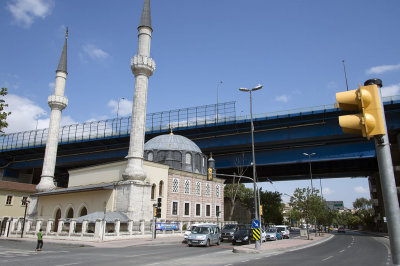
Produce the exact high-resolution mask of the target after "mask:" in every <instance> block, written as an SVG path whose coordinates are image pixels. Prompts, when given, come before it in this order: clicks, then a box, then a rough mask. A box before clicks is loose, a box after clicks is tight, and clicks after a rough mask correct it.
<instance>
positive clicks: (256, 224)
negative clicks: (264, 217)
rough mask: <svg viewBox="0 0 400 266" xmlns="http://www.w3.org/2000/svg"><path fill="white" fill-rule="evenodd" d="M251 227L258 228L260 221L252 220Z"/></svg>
mask: <svg viewBox="0 0 400 266" xmlns="http://www.w3.org/2000/svg"><path fill="white" fill-rule="evenodd" d="M251 225H252V226H253V228H260V221H259V220H256V219H254V220H253V222H252V223H251Z"/></svg>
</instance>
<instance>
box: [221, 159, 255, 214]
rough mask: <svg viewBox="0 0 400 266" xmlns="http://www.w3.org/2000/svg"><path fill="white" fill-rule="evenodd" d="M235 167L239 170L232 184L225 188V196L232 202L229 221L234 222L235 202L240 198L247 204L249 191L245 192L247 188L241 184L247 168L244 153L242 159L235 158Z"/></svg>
mask: <svg viewBox="0 0 400 266" xmlns="http://www.w3.org/2000/svg"><path fill="white" fill-rule="evenodd" d="M235 165H236V169H237V175H236V173H233V175H234V176H233V179H232V183H231V184H228V185H226V186H225V189H224V194H225V197H226V198H228V199H229V201H230V202H231V209H230V210H229V214H228V220H229V221H231V220H232V216H233V212H234V211H235V202H236V199H237V198H240V199H241V200H242V201H243V202H246V198H247V196H246V195H245V194H247V193H248V191H245V186H244V185H243V184H240V180H241V179H242V178H241V176H243V174H244V173H245V172H246V168H247V167H246V168H245V167H244V166H243V165H244V153H242V155H241V157H236V158H235ZM249 207H250V206H249Z"/></svg>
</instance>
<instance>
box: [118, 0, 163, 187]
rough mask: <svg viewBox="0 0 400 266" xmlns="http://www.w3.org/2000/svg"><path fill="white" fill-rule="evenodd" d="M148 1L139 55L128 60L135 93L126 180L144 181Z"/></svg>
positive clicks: (149, 69) (148, 71) (141, 25)
mask: <svg viewBox="0 0 400 266" xmlns="http://www.w3.org/2000/svg"><path fill="white" fill-rule="evenodd" d="M150 13H151V11H150V0H144V5H143V11H142V16H141V17H140V23H139V27H138V32H139V35H138V39H139V40H138V51H137V54H136V55H135V56H134V57H133V58H132V60H131V69H132V73H133V75H134V76H135V93H134V97H133V107H132V123H131V137H130V141H129V151H128V156H126V158H127V159H128V165H127V167H126V169H125V171H124V172H123V174H122V176H123V178H124V179H125V180H136V181H144V180H145V179H146V173H145V172H144V170H143V150H144V135H145V130H146V105H147V87H148V82H149V77H150V76H151V75H153V72H154V70H155V67H156V64H155V62H154V60H153V59H152V58H151V57H150V44H151V33H152V32H153V29H152V28H151V14H150Z"/></svg>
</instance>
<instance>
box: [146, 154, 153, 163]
mask: <svg viewBox="0 0 400 266" xmlns="http://www.w3.org/2000/svg"><path fill="white" fill-rule="evenodd" d="M147 160H149V161H153V152H149V153H148V154H147Z"/></svg>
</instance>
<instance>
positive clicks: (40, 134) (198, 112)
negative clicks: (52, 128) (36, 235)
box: [0, 95, 400, 152]
mask: <svg viewBox="0 0 400 266" xmlns="http://www.w3.org/2000/svg"><path fill="white" fill-rule="evenodd" d="M399 100H400V95H396V96H390V97H384V98H383V101H384V103H385V104H391V103H393V102H395V101H399ZM332 109H336V107H335V105H334V104H330V105H320V106H313V107H306V108H297V109H291V110H285V111H277V112H268V113H262V114H256V115H254V116H253V118H254V119H275V118H281V117H291V116H299V115H306V114H314V113H321V112H325V111H327V110H332ZM217 110H218V115H217ZM243 120H250V116H249V115H245V116H236V111H235V102H226V103H219V104H218V109H217V105H216V104H210V105H203V106H197V107H191V108H184V109H176V110H171V111H164V112H158V113H151V114H147V116H146V132H147V133H154V132H161V131H166V130H168V129H170V128H171V127H172V128H175V129H182V128H189V127H203V126H207V125H215V124H219V123H228V122H235V121H243ZM130 129H131V117H130V116H129V117H122V118H118V120H117V119H109V120H102V121H93V122H86V123H83V124H75V125H67V126H63V127H61V128H60V133H59V143H60V144H65V143H72V142H82V141H90V140H96V139H104V138H116V137H120V136H127V135H129V134H130ZM47 135H48V129H38V130H32V131H25V132H17V133H11V134H6V135H3V136H0V145H1V147H0V152H1V151H7V150H16V149H22V148H32V147H38V146H43V145H45V144H46V141H47Z"/></svg>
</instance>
